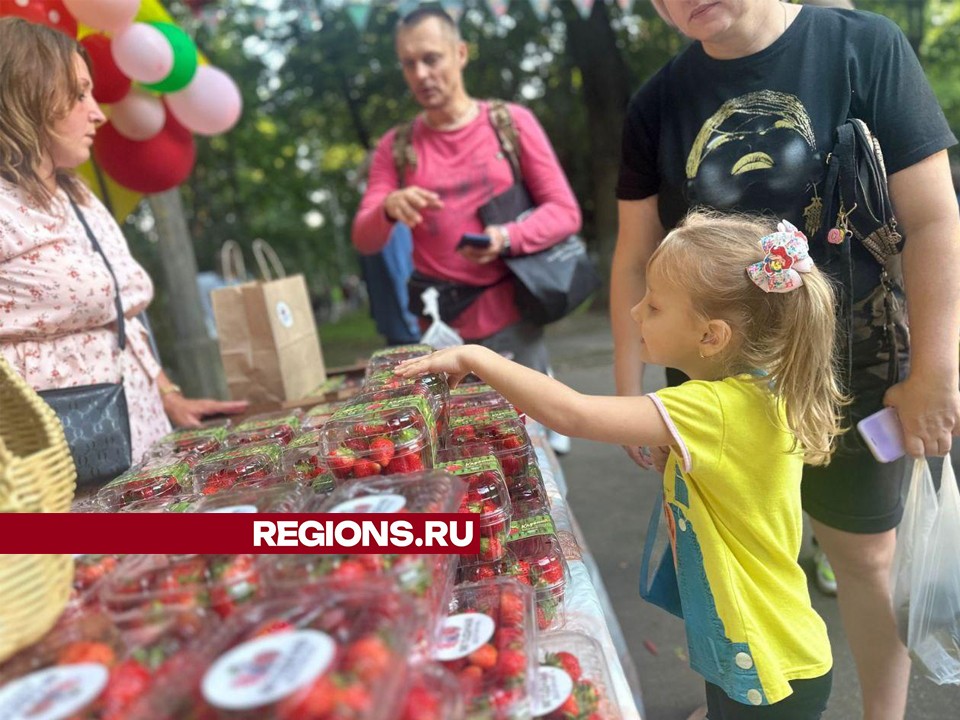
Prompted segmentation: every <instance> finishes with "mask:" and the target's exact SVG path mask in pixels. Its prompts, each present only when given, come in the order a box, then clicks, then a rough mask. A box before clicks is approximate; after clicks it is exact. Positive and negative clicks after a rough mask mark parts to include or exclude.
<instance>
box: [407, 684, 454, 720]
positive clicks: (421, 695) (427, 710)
mask: <svg viewBox="0 0 960 720" xmlns="http://www.w3.org/2000/svg"><path fill="white" fill-rule="evenodd" d="M401 720H444V718H442V717H441V716H440V700H439V698H438V697H437V696H436V695H434V694H433V693H432V692H430V690H429V689H427V688H425V687H423V686H422V685H414V686H413V687H412V688H410V693H409V694H408V695H407V701H406V707H405V708H404V711H403V715H402V717H401Z"/></svg>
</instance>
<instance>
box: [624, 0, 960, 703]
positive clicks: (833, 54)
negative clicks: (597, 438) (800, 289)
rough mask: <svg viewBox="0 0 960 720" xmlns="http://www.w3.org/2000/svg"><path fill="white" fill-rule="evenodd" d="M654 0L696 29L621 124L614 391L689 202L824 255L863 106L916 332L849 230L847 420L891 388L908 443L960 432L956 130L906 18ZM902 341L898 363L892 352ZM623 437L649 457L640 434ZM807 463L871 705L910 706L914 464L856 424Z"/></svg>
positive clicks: (934, 441) (636, 369)
mask: <svg viewBox="0 0 960 720" xmlns="http://www.w3.org/2000/svg"><path fill="white" fill-rule="evenodd" d="M654 4H655V5H657V6H658V10H659V11H660V12H661V15H663V16H664V18H665V19H667V21H668V22H670V23H671V24H673V25H675V26H676V27H677V28H678V29H679V30H680V31H681V32H682V33H684V34H685V35H687V36H688V37H690V38H691V39H692V40H693V41H694V42H693V43H692V44H691V45H689V46H688V47H687V48H686V49H684V50H683V51H682V52H681V53H679V54H678V55H677V56H676V57H674V58H673V59H672V60H671V61H670V62H669V63H667V64H666V65H665V66H664V67H663V68H662V69H661V70H660V71H659V72H658V73H657V74H656V75H654V76H653V77H652V78H651V79H650V80H649V81H648V82H647V83H646V84H645V85H644V86H643V87H642V88H641V89H640V90H639V92H638V93H637V94H636V95H635V96H634V98H633V99H632V101H631V103H630V106H629V109H628V113H627V119H626V122H625V126H624V133H623V158H622V163H621V168H620V179H619V183H618V186H617V197H618V199H619V201H620V202H619V213H620V228H619V235H618V239H617V249H616V253H615V255H614V261H613V268H612V274H611V294H610V304H611V320H612V323H613V332H614V340H615V374H616V381H617V390H618V392H619V393H620V394H623V395H629V394H640V393H641V392H642V383H641V379H642V373H643V365H642V362H641V361H640V358H639V352H638V339H637V337H636V334H635V325H634V324H633V323H632V321H631V318H630V313H629V311H630V308H631V307H633V306H634V305H635V304H636V303H637V302H639V300H640V298H641V297H642V296H643V293H644V286H645V281H644V270H645V266H646V260H647V258H648V257H649V256H650V254H651V253H652V252H653V250H654V248H656V246H657V244H658V243H659V242H660V240H662V238H663V237H664V236H665V234H666V232H668V231H669V230H670V229H672V228H673V227H674V226H675V225H676V224H677V223H678V222H679V220H680V219H681V218H682V217H683V216H684V214H685V213H686V212H687V211H688V210H689V209H690V208H692V207H695V206H709V207H713V208H716V209H719V210H731V211H744V212H760V213H764V214H767V215H772V216H775V217H777V218H785V219H787V220H789V221H790V222H792V223H793V224H794V225H796V226H797V227H799V228H801V229H803V230H804V231H805V232H806V234H807V235H808V237H809V238H810V241H811V248H810V251H811V255H813V256H814V258H815V260H816V261H817V263H818V265H820V266H823V265H822V263H823V261H824V260H825V258H826V256H827V255H828V254H829V253H828V249H827V248H828V246H827V244H826V239H825V238H826V234H827V231H828V230H829V229H830V228H831V227H834V226H835V225H836V224H837V223H836V219H835V218H831V217H824V216H823V215H824V213H823V208H824V202H823V200H824V198H822V197H821V193H823V191H824V190H823V181H824V177H825V174H826V159H827V155H828V153H829V151H830V149H831V148H832V147H833V143H834V138H835V130H836V128H837V127H838V126H839V125H840V124H842V123H843V122H845V121H846V120H847V119H848V118H859V119H861V120H863V121H864V122H866V124H867V125H868V126H869V127H870V128H871V130H872V131H873V132H874V133H875V135H876V137H877V139H878V140H879V142H880V145H881V147H882V148H883V153H884V158H885V161H886V168H887V172H888V175H889V185H890V193H891V196H892V200H893V204H894V208H895V211H896V215H897V219H898V221H899V228H900V230H901V232H902V233H903V235H904V236H905V237H906V238H907V240H906V241H905V243H904V249H903V253H902V279H901V275H900V272H899V265H900V263H899V262H895V263H893V264H891V265H888V267H887V268H886V269H887V271H888V272H890V273H891V274H892V276H893V279H894V288H893V293H894V294H895V295H897V296H900V295H902V294H904V293H905V295H906V296H907V297H908V298H909V301H910V313H909V320H910V334H909V338H908V335H907V331H906V324H905V322H903V318H902V317H901V318H898V324H897V327H896V331H895V333H894V334H893V337H895V338H896V340H897V343H896V346H895V347H894V346H893V345H892V343H891V342H890V339H889V338H888V336H887V334H886V333H883V332H875V330H876V329H877V316H878V315H881V314H882V296H881V294H880V293H879V291H878V287H879V283H880V275H881V272H882V270H883V268H881V267H880V266H879V265H878V264H877V263H876V261H874V260H873V259H872V257H871V256H870V255H869V253H867V252H866V251H865V250H864V249H863V247H862V245H861V244H860V243H859V241H857V240H855V239H853V240H847V242H851V243H853V244H852V245H851V246H850V248H849V257H851V258H852V268H853V271H852V273H851V275H850V276H849V277H847V278H844V282H845V283H846V284H847V285H846V287H847V288H848V291H849V292H850V293H851V296H852V306H853V312H852V314H851V315H852V318H853V320H852V322H853V329H854V332H853V352H852V353H851V355H852V357H851V358H850V359H849V360H848V362H849V363H850V364H849V367H850V369H851V372H850V377H849V379H848V383H849V388H850V392H851V395H852V396H853V397H854V402H853V404H852V405H851V408H850V412H849V415H850V417H849V418H848V425H850V426H851V427H852V426H853V424H855V423H856V421H857V420H859V419H860V418H862V417H865V416H866V415H869V414H871V413H873V412H875V411H877V410H879V409H880V408H881V407H882V406H883V405H892V406H894V407H896V408H897V411H898V413H899V415H900V419H901V422H902V423H903V426H904V434H905V438H906V444H907V449H908V452H909V453H910V454H911V455H914V456H921V455H944V454H945V453H947V452H948V450H949V449H950V444H951V436H952V435H953V434H960V393H958V388H957V376H958V355H957V344H956V343H957V336H958V332H960V285H958V283H956V281H955V279H954V278H953V275H954V271H953V268H956V267H960V242H958V241H960V219H958V210H957V199H956V197H955V195H954V194H953V192H952V190H951V185H950V170H949V165H948V161H947V153H946V148H948V147H950V146H951V145H953V144H955V143H956V139H955V138H954V136H953V134H952V133H951V132H950V128H949V127H948V125H947V123H946V120H945V118H944V117H943V113H942V112H941V110H940V108H939V106H938V104H937V101H936V98H935V97H934V95H933V93H932V91H931V89H930V87H929V85H928V83H927V81H926V78H925V77H924V75H923V72H922V70H921V68H920V65H919V63H918V61H917V58H916V56H915V55H914V53H913V51H912V49H911V48H910V46H909V44H908V43H907V41H906V38H905V37H904V36H903V33H902V32H901V31H900V30H899V29H898V28H897V27H896V25H894V24H893V23H892V22H890V21H889V20H887V19H885V18H882V17H880V16H878V15H873V14H870V13H863V12H856V11H848V10H836V9H827V8H818V7H804V8H801V7H798V6H795V5H789V4H785V3H780V2H777V1H776V0H718V1H715V2H709V1H701V0H654ZM826 265H827V266H829V263H826ZM828 271H829V270H828ZM878 303H880V304H879V305H878ZM878 308H879V309H878ZM908 348H909V353H908ZM901 352H902V354H903V357H902V359H901V362H900V363H899V365H898V364H897V363H896V362H894V361H893V360H892V359H891V356H893V358H896V356H897V355H898V353H901ZM891 368H894V370H893V371H892V372H891V370H890V369H891ZM908 371H909V372H908ZM671 379H672V380H673V381H674V382H676V381H677V380H678V378H671ZM627 451H628V453H630V455H631V457H633V458H634V460H636V461H637V462H638V463H640V464H642V465H645V464H648V461H646V460H644V459H643V457H642V456H641V454H640V452H639V448H627ZM808 470H809V471H810V472H808V473H807V474H805V476H804V485H803V502H804V509H805V510H806V511H807V512H808V513H809V514H810V516H811V518H812V520H813V527H814V531H815V533H816V536H817V538H818V540H819V542H820V545H821V547H822V548H823V549H824V550H825V551H826V554H827V556H828V558H829V560H830V561H831V563H832V566H833V570H834V572H835V573H836V577H837V583H838V585H839V586H841V591H840V595H839V602H840V609H841V613H842V616H843V619H844V624H845V627H846V630H847V636H848V640H849V642H850V645H851V649H852V650H853V655H854V659H855V661H856V663H857V670H858V673H859V678H860V682H861V686H862V693H863V701H864V716H865V717H866V718H871V719H872V718H902V717H903V713H904V708H905V704H906V694H907V685H908V680H909V666H910V661H909V657H908V655H907V652H906V649H905V648H904V647H903V645H902V644H901V643H900V641H899V638H898V636H897V633H896V626H895V622H894V617H893V611H892V607H891V602H890V595H889V576H890V565H891V563H892V559H893V552H894V547H895V544H896V534H895V528H896V526H897V524H898V523H899V521H900V517H901V514H902V509H903V508H902V500H901V485H902V482H903V478H904V476H905V473H904V467H903V464H902V463H895V464H890V465H881V464H879V463H877V462H876V461H874V460H873V458H872V456H870V454H869V453H868V452H867V451H866V449H865V448H864V446H863V445H862V443H860V441H859V438H858V437H857V434H856V432H855V431H852V432H848V433H847V436H846V437H845V439H844V443H843V446H842V447H841V449H840V450H839V451H838V452H837V453H836V455H835V456H834V458H833V461H832V462H831V464H830V465H829V466H828V467H826V468H817V469H813V468H809V469H808ZM719 712H720V711H719V710H717V711H716V712H714V711H711V717H712V716H713V714H716V713H719Z"/></svg>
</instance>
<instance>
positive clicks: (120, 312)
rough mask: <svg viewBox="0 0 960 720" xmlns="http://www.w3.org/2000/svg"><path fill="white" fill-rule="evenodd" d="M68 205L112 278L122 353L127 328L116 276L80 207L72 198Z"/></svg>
mask: <svg viewBox="0 0 960 720" xmlns="http://www.w3.org/2000/svg"><path fill="white" fill-rule="evenodd" d="M70 204H71V205H72V206H73V211H74V212H75V213H76V214H77V218H79V220H80V224H81V225H83V229H84V230H86V231H87V237H88V238H90V244H91V245H93V249H94V250H95V251H96V252H97V253H98V254H99V255H100V257H101V258H103V264H104V265H106V266H107V271H108V272H109V273H110V277H111V278H113V287H114V288H115V290H116V292H115V293H114V296H113V304H114V305H115V306H116V308H117V335H118V340H119V342H118V344H119V345H120V350H121V352H122V351H123V350H126V349H127V327H126V320H125V318H124V317H123V303H122V302H120V283H119V282H117V276H116V274H115V273H114V272H113V266H112V265H111V264H110V261H109V260H107V256H106V254H105V253H104V252H103V248H102V247H100V243H99V242H97V236H96V235H94V234H93V230H91V229H90V225H88V224H87V218H85V217H84V215H83V212H81V210H80V207H79V206H78V205H77V203H76V202H75V201H74V199H73V198H70Z"/></svg>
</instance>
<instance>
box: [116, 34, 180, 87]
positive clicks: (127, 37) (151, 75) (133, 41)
mask: <svg viewBox="0 0 960 720" xmlns="http://www.w3.org/2000/svg"><path fill="white" fill-rule="evenodd" d="M110 52H111V53H112V54H113V60H114V62H115V63H116V64H117V67H118V68H120V71H121V72H122V73H123V74H124V75H126V76H127V77H128V78H130V79H131V80H136V81H137V82H141V83H146V84H150V83H156V82H160V81H161V80H163V79H164V78H165V77H167V75H169V74H170V71H171V70H172V69H173V48H171V47H170V43H169V42H167V38H166V37H164V34H163V33H162V32H160V31H159V30H157V29H156V28H155V27H153V26H152V25H147V24H145V23H134V24H133V25H131V26H130V27H128V28H127V29H126V30H123V31H122V32H119V33H117V34H116V35H114V36H113V41H112V42H111V43H110Z"/></svg>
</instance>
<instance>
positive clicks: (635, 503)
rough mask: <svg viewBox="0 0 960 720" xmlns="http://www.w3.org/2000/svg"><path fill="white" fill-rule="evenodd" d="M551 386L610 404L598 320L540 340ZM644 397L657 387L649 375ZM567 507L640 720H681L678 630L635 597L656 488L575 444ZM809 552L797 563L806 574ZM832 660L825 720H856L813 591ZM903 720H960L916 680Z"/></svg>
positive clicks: (686, 700) (825, 602)
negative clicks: (631, 681) (605, 600)
mask: <svg viewBox="0 0 960 720" xmlns="http://www.w3.org/2000/svg"><path fill="white" fill-rule="evenodd" d="M548 342H549V345H550V348H551V352H552V354H553V363H554V370H555V372H556V375H557V377H558V378H559V379H560V380H562V381H564V382H566V383H567V384H569V385H571V386H572V387H574V388H577V389H578V390H581V391H583V392H589V393H594V394H613V392H614V381H613V370H612V350H613V343H612V340H611V337H610V328H609V324H608V323H607V320H606V317H605V316H604V315H596V314H592V315H584V316H579V317H575V318H570V319H567V320H564V321H562V322H561V323H558V324H556V325H554V326H552V327H551V328H550V330H549V331H548ZM648 374H649V376H650V377H649V378H648V383H649V387H648V388H647V389H648V390H654V389H656V388H657V387H659V386H661V385H662V384H663V373H662V371H661V372H650V373H648ZM562 462H563V467H564V472H565V474H566V477H567V482H568V485H569V497H570V505H571V507H572V508H573V511H574V513H575V514H576V516H577V519H578V521H579V522H580V525H581V526H582V529H583V532H584V535H585V536H586V538H587V542H588V544H589V546H590V549H591V551H592V552H593V555H594V556H595V558H596V561H597V564H598V565H599V567H600V570H601V573H602V575H603V578H604V581H605V584H606V587H607V591H608V592H609V595H610V598H611V600H612V602H613V605H614V608H615V609H616V612H617V616H618V617H619V619H620V624H621V625H622V627H623V631H624V635H625V637H626V641H627V645H628V646H629V648H630V652H631V654H632V656H633V659H634V662H635V664H636V666H637V671H638V674H639V677H640V684H641V689H642V691H643V696H644V704H645V709H646V715H645V716H644V720H685V718H686V717H687V716H688V714H689V713H690V712H691V711H693V710H694V709H695V708H696V707H697V706H698V705H699V704H701V703H702V701H703V682H702V680H701V679H700V678H699V676H697V675H695V674H694V673H693V672H692V671H691V670H690V669H689V667H688V666H687V662H686V642H685V639H684V632H683V625H682V623H681V622H680V621H679V620H676V619H675V618H673V617H672V616H670V615H668V614H667V613H665V612H663V611H661V610H658V609H656V608H654V607H652V606H650V605H647V604H646V603H644V602H643V601H642V600H640V597H639V595H638V594H637V581H638V577H639V566H640V550H641V548H642V542H643V540H642V538H643V533H644V531H645V530H646V521H647V518H649V517H650V510H651V505H652V503H653V501H654V500H655V498H656V489H657V484H658V482H659V478H658V477H657V476H656V475H655V474H654V473H653V472H649V471H643V470H641V469H639V468H638V467H637V466H635V465H634V464H633V463H632V462H631V461H630V460H629V458H627V456H626V455H625V454H624V453H623V451H622V450H620V448H619V447H614V446H609V445H602V444H599V443H593V442H588V441H585V440H574V442H573V451H572V452H571V453H570V454H569V455H567V456H566V457H565V458H564V459H563V461H562ZM811 557H812V550H811V549H810V547H809V543H808V544H807V546H806V547H805V548H804V551H803V554H802V557H801V562H802V563H803V564H804V566H805V567H807V568H808V570H809V569H810V565H811ZM811 596H812V597H813V601H814V605H815V607H816V608H817V610H818V611H819V612H820V614H821V615H822V616H823V618H824V619H825V620H826V622H827V625H828V627H829V630H830V638H831V641H832V643H833V651H834V663H835V667H834V690H833V695H832V697H831V700H830V705H829V708H828V710H827V713H826V715H825V716H824V717H825V720H856V719H857V718H859V717H860V691H859V688H858V686H857V679H856V673H855V670H854V666H853V660H852V658H851V656H850V651H849V649H848V648H847V645H846V640H845V639H844V636H843V629H842V627H841V624H840V616H839V611H838V609H837V603H836V600H834V599H832V598H826V597H824V596H823V595H821V594H819V593H818V592H817V590H816V589H815V588H813V587H812V585H811ZM906 717H907V720H956V719H957V718H960V688H958V687H956V686H952V687H951V686H947V687H938V686H936V685H934V684H933V683H932V682H930V681H928V680H925V679H924V678H922V677H919V676H918V675H917V674H916V673H914V677H913V679H912V682H911V685H910V703H909V709H908V711H907V716H906Z"/></svg>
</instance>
